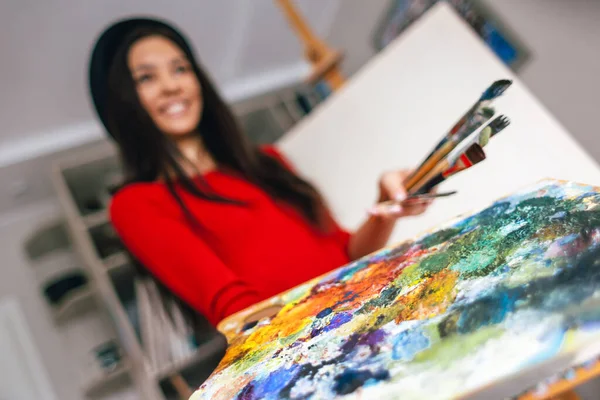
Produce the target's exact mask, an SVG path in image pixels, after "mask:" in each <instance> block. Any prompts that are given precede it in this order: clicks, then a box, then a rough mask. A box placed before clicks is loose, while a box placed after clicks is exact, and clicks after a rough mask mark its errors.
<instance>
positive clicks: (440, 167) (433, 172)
mask: <svg viewBox="0 0 600 400" xmlns="http://www.w3.org/2000/svg"><path fill="white" fill-rule="evenodd" d="M448 168H450V163H449V162H448V160H443V161H441V162H439V163H438V164H436V165H435V166H434V167H433V168H431V169H430V170H429V171H428V172H427V173H425V175H424V176H423V177H422V178H421V179H419V180H418V181H417V182H416V183H415V184H414V185H412V187H411V188H410V189H409V190H408V194H413V193H416V192H418V191H419V189H421V188H422V187H423V186H425V185H426V184H427V182H429V181H430V180H431V179H433V178H435V177H436V176H437V175H439V174H441V173H442V172H444V171H445V170H447V169H448Z"/></svg>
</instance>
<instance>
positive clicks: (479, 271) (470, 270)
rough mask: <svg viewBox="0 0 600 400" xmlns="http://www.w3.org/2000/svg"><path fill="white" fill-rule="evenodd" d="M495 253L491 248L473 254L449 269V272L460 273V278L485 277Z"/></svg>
mask: <svg viewBox="0 0 600 400" xmlns="http://www.w3.org/2000/svg"><path fill="white" fill-rule="evenodd" d="M496 255H497V254H496V251H495V249H494V248H493V247H488V248H485V249H481V250H480V251H478V252H473V253H471V254H469V255H468V256H467V257H465V258H463V259H461V260H460V261H459V262H457V263H456V264H454V265H453V266H452V267H450V269H451V270H453V271H457V272H460V275H461V278H470V277H477V276H485V275H488V274H489V270H490V268H489V267H490V266H491V265H493V263H494V261H495V260H496Z"/></svg>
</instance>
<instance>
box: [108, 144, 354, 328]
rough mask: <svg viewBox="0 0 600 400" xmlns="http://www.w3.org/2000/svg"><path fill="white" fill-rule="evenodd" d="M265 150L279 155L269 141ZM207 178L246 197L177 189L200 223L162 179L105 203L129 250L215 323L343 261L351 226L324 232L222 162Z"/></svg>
mask: <svg viewBox="0 0 600 400" xmlns="http://www.w3.org/2000/svg"><path fill="white" fill-rule="evenodd" d="M266 151H267V153H269V154H271V155H273V156H275V157H276V158H278V159H279V160H280V161H281V162H282V163H283V164H284V165H286V166H287V163H285V161H283V159H282V158H281V155H279V153H277V152H276V151H275V150H274V149H272V148H269V149H267V150H266ZM204 179H205V180H206V181H207V182H208V183H209V184H210V185H211V187H212V188H213V189H214V190H215V191H216V192H217V193H219V194H221V195H223V196H225V197H228V198H233V199H239V200H242V201H244V202H245V203H246V204H245V205H231V204H220V203H215V202H211V201H207V200H203V199H199V198H197V197H195V196H193V195H191V194H189V193H187V192H184V191H180V194H181V196H182V198H183V200H184V202H185V204H186V205H187V206H188V208H189V210H190V212H191V213H192V214H193V215H194V216H195V217H196V218H197V220H198V221H199V222H200V225H201V228H200V229H196V230H193V229H192V228H191V227H190V225H189V223H188V222H187V221H186V218H185V216H184V214H183V212H182V210H181V209H180V208H179V206H178V204H177V203H176V202H175V200H174V199H173V197H172V196H171V194H170V193H169V191H168V190H167V187H166V185H165V184H164V183H161V182H153V183H135V184H131V185H128V186H126V187H125V188H123V189H121V190H120V191H119V192H118V193H117V194H116V195H115V196H114V198H113V200H112V203H111V206H110V216H111V220H112V223H113V225H114V227H115V229H116V231H117V233H118V234H119V236H120V237H121V240H122V241H123V242H124V244H125V245H126V246H127V248H128V249H129V250H130V251H131V253H132V254H133V255H134V256H135V257H136V258H137V259H138V260H139V261H140V262H141V263H142V264H143V265H144V266H145V267H146V268H148V269H149V270H150V271H151V272H152V274H153V275H154V276H155V277H157V278H158V279H159V280H160V281H161V282H162V283H163V284H165V285H166V286H167V287H168V288H169V289H170V290H171V291H172V292H173V293H175V294H176V295H177V296H179V297H181V298H182V299H183V300H184V301H185V302H187V304H189V305H190V306H191V307H192V308H194V309H195V310H197V311H198V312H199V313H201V314H202V315H204V316H205V317H206V318H208V320H209V321H210V322H211V323H213V324H215V325H216V324H217V323H218V322H219V321H220V320H222V319H223V318H225V317H226V316H228V315H230V314H232V313H235V312H236V311H239V310H242V309H244V308H246V307H248V306H250V305H252V304H254V303H256V302H258V301H260V300H264V299H267V298H269V297H271V296H273V295H275V294H278V293H281V292H283V291H285V290H287V289H290V288H292V287H294V286H297V285H299V284H301V283H303V282H306V281H308V280H310V279H312V278H315V277H317V276H319V275H322V274H324V273H326V272H328V271H330V270H332V269H334V268H337V267H339V266H342V265H344V264H346V263H348V261H349V259H348V241H349V238H350V234H349V233H348V232H346V231H344V230H343V229H341V228H340V227H339V226H337V225H336V226H335V229H334V230H333V231H332V232H329V233H327V234H325V233H321V232H319V231H318V230H317V229H316V228H314V227H313V226H311V225H310V224H309V223H308V222H306V220H305V219H303V218H302V217H301V215H300V214H299V213H298V212H297V211H296V210H295V209H293V208H292V207H290V206H288V205H286V204H281V202H276V201H274V200H273V199H271V198H270V197H269V196H268V195H267V194H266V193H265V192H264V191H263V190H262V189H260V188H259V187H257V186H255V185H254V184H251V183H249V182H247V181H246V180H244V179H242V178H240V177H237V176H235V175H233V174H229V173H225V172H222V171H219V170H215V171H212V172H209V173H208V174H206V175H205V176H204Z"/></svg>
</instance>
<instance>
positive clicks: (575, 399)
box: [518, 361, 600, 400]
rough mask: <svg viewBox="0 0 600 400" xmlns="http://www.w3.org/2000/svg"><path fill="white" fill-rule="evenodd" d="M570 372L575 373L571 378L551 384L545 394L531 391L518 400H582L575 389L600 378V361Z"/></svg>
mask: <svg viewBox="0 0 600 400" xmlns="http://www.w3.org/2000/svg"><path fill="white" fill-rule="evenodd" d="M586 364H587V363H586ZM570 370H571V371H573V375H572V376H571V377H570V378H568V379H567V378H563V379H560V380H558V381H556V382H554V383H552V384H549V385H548V387H547V388H546V390H545V391H544V393H536V392H535V390H532V391H529V392H527V393H525V394H523V395H521V396H519V397H518V400H580V399H581V397H580V396H579V395H578V394H577V393H576V392H575V389H576V388H577V386H579V385H582V384H584V383H586V382H588V381H591V380H592V379H594V378H597V377H599V376H600V361H596V362H595V363H593V364H592V365H589V366H585V365H579V366H576V367H574V368H571V369H570Z"/></svg>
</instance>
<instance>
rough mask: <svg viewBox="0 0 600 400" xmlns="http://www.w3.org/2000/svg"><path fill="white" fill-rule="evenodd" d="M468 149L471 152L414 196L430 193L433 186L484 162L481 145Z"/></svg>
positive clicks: (462, 156)
mask: <svg viewBox="0 0 600 400" xmlns="http://www.w3.org/2000/svg"><path fill="white" fill-rule="evenodd" d="M486 129H487V128H486ZM469 149H470V150H471V151H469V152H468V154H467V152H465V153H464V154H462V155H461V156H460V157H459V158H458V160H457V161H456V163H455V164H454V165H453V166H451V167H450V168H448V169H447V170H445V171H443V172H442V173H441V174H438V175H436V176H435V177H433V178H432V179H431V180H430V181H429V182H427V183H426V184H425V185H423V187H421V189H419V190H418V191H417V192H416V194H424V193H427V192H429V191H431V190H432V189H433V188H434V187H435V186H437V185H439V184H440V183H442V182H444V181H445V180H446V179H448V178H450V177H451V176H453V175H456V174H457V173H459V172H461V171H464V170H467V169H469V168H471V167H472V166H473V165H475V164H478V163H480V162H482V161H483V160H485V151H484V150H483V148H482V147H481V145H479V144H477V143H475V144H473V145H472V146H471V147H470V148H469Z"/></svg>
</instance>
